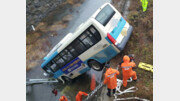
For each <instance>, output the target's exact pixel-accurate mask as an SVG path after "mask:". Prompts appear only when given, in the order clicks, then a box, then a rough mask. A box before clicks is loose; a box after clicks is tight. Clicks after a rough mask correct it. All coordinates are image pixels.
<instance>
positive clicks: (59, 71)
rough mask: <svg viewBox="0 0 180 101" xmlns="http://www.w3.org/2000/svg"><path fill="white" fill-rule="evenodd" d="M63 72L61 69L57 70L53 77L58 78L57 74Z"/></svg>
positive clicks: (59, 74)
mask: <svg viewBox="0 0 180 101" xmlns="http://www.w3.org/2000/svg"><path fill="white" fill-rule="evenodd" d="M62 74H63V72H62V71H61V70H58V71H57V72H55V73H54V76H53V77H54V78H58V77H59V76H61V75H62Z"/></svg>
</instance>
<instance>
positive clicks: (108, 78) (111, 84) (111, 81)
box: [104, 64, 119, 97]
mask: <svg viewBox="0 0 180 101" xmlns="http://www.w3.org/2000/svg"><path fill="white" fill-rule="evenodd" d="M105 67H106V68H107V70H106V73H105V79H104V84H107V88H108V93H107V95H108V96H109V97H110V96H111V90H113V94H115V91H116V87H117V77H116V76H117V75H119V71H118V70H116V69H112V68H111V67H110V66H109V64H106V65H105Z"/></svg>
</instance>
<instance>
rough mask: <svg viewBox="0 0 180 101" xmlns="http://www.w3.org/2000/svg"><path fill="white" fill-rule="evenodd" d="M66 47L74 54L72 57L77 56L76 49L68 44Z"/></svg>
mask: <svg viewBox="0 0 180 101" xmlns="http://www.w3.org/2000/svg"><path fill="white" fill-rule="evenodd" d="M67 49H68V50H69V51H70V52H71V54H72V55H73V56H74V58H75V57H77V56H78V53H77V51H76V50H75V49H74V48H73V47H72V46H71V45H70V46H68V48H67Z"/></svg>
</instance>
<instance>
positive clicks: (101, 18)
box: [95, 5, 115, 26]
mask: <svg viewBox="0 0 180 101" xmlns="http://www.w3.org/2000/svg"><path fill="white" fill-rule="evenodd" d="M114 14H115V11H114V10H113V9H112V8H111V7H110V5H106V6H105V7H104V8H103V9H102V10H101V11H100V12H99V13H98V15H97V16H96V18H95V19H96V20H97V21H98V22H99V23H101V24H102V25H103V26H106V24H107V23H108V22H109V20H110V19H111V18H112V16H113V15H114Z"/></svg>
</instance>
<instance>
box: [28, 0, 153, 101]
mask: <svg viewBox="0 0 180 101" xmlns="http://www.w3.org/2000/svg"><path fill="white" fill-rule="evenodd" d="M83 1H84V0H76V1H73V0H67V2H66V3H65V4H62V5H61V6H60V7H59V8H57V10H66V11H65V12H66V13H63V15H58V16H55V15H54V16H55V17H53V18H51V17H52V16H53V14H56V11H57V10H56V11H54V12H52V13H51V14H50V15H49V17H47V19H44V20H43V21H42V22H41V23H39V25H38V26H37V27H36V31H35V32H30V33H27V36H26V69H27V71H30V70H31V69H33V68H35V67H36V68H37V66H39V65H40V64H41V63H42V59H43V57H44V56H45V55H46V54H47V53H48V52H49V51H50V49H52V47H53V46H54V45H55V44H56V43H57V39H56V37H57V36H59V35H61V36H60V37H61V39H62V38H63V37H64V36H65V31H64V30H65V29H67V28H69V26H68V24H69V22H70V21H71V20H72V19H73V16H72V14H71V13H72V12H76V13H77V14H78V13H80V12H79V11H78V10H77V11H74V10H73V9H74V8H77V7H80V6H81V4H82V3H83ZM127 1H128V0H127ZM130 1H131V3H130V7H129V8H128V11H129V12H128V15H127V17H125V18H126V20H127V21H128V22H129V23H130V24H131V25H132V26H133V27H134V30H133V33H132V36H131V37H130V39H129V41H128V43H127V45H126V47H125V49H124V51H123V52H122V53H120V54H118V55H117V56H116V57H114V58H113V59H111V61H110V65H111V66H112V67H113V68H116V67H117V64H118V63H119V62H120V61H121V59H122V57H123V56H124V55H125V54H135V62H136V65H138V64H139V62H145V63H148V64H152V65H153V0H149V4H148V9H147V11H146V12H142V6H141V2H140V0H130ZM124 2H126V0H113V1H112V4H113V5H114V6H115V7H116V8H117V9H118V10H119V11H120V12H121V14H122V15H125V14H124V12H123V11H124V9H126V8H125V7H124V6H123V4H124ZM63 5H66V6H63ZM62 7H63V9H62ZM54 18H56V19H54ZM72 29H73V28H72ZM62 33H63V34H62ZM66 34H67V33H66ZM38 68H39V67H38ZM134 70H135V71H136V72H137V77H138V79H139V81H138V82H137V83H128V87H131V86H136V87H138V91H136V92H135V93H128V94H125V95H122V96H120V97H129V96H138V97H141V98H146V99H149V100H151V101H152V100H153V73H151V72H148V71H145V70H142V69H140V68H137V69H134ZM120 78H122V73H121V74H120ZM80 80H81V79H80ZM77 81H79V80H77ZM77 81H76V82H77ZM66 89H69V88H68V87H67V88H66ZM65 91H67V90H65ZM70 96H71V95H70ZM73 96H74V95H73Z"/></svg>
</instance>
